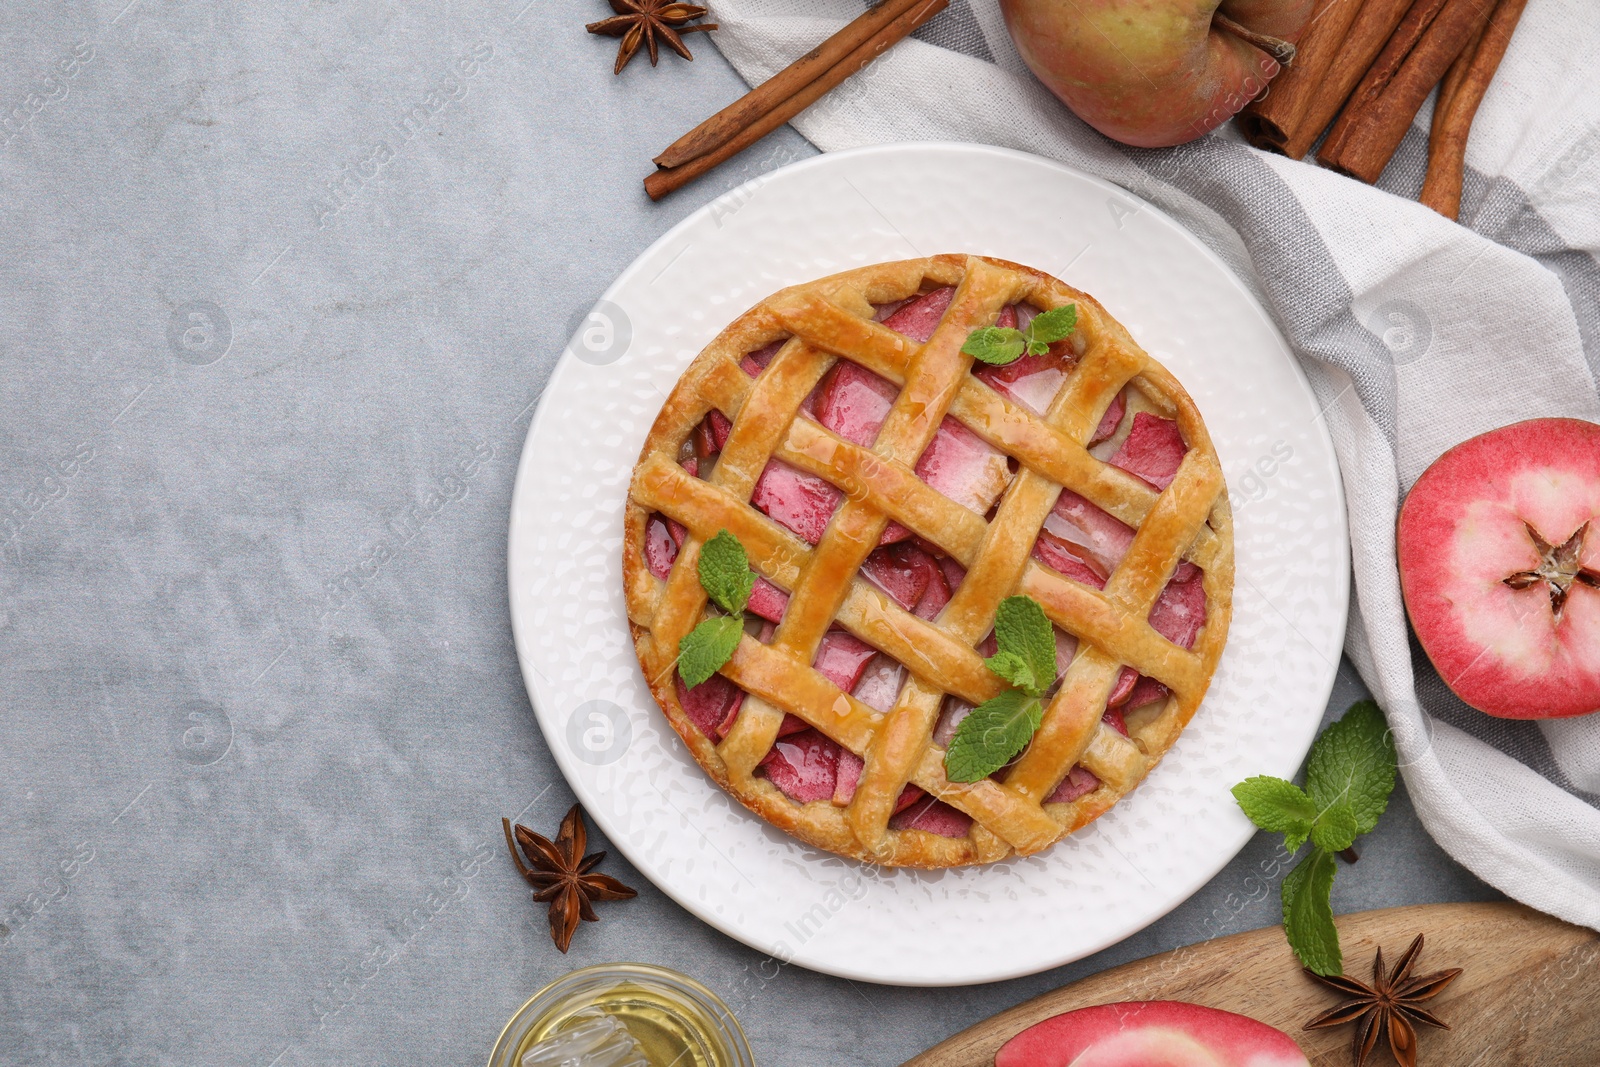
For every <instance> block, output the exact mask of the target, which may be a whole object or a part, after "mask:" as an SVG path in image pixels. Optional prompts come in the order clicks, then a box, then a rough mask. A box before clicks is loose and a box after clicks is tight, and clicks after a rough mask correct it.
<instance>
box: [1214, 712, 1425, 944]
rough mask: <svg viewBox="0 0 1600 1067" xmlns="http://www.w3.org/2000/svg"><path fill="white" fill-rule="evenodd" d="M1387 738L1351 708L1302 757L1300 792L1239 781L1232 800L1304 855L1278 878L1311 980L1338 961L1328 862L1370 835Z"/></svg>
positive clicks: (1261, 781) (1290, 929) (1385, 787)
mask: <svg viewBox="0 0 1600 1067" xmlns="http://www.w3.org/2000/svg"><path fill="white" fill-rule="evenodd" d="M1395 766H1396V761H1395V751H1394V739H1393V738H1392V737H1390V736H1389V728H1388V724H1387V723H1386V722H1385V721H1384V718H1383V712H1382V710H1380V709H1379V707H1378V705H1376V704H1374V703H1373V702H1372V701H1370V700H1363V701H1360V702H1359V703H1356V704H1352V705H1351V706H1350V709H1349V710H1348V711H1346V712H1345V713H1344V717H1343V718H1341V719H1340V720H1339V721H1338V722H1335V723H1331V724H1330V725H1329V726H1328V728H1327V729H1326V730H1324V731H1322V734H1321V735H1320V736H1319V737H1318V738H1317V740H1316V742H1315V743H1313V744H1312V746H1311V754H1310V756H1308V757H1307V759H1306V787H1305V789H1301V788H1300V787H1299V786H1297V785H1295V784H1294V783H1293V782H1286V781H1284V780H1283V779H1282V778H1272V777H1267V776H1260V777H1256V778H1247V779H1245V780H1244V781H1242V782H1240V783H1239V784H1238V785H1236V786H1234V787H1233V798H1234V799H1235V800H1236V801H1238V802H1239V807H1240V808H1242V809H1243V810H1244V813H1245V815H1247V816H1249V818H1250V821H1251V822H1253V823H1255V824H1256V825H1257V826H1259V827H1260V828H1261V829H1263V830H1266V831H1269V832H1271V833H1281V834H1283V847H1284V848H1286V849H1287V850H1288V851H1289V852H1290V853H1291V854H1292V853H1294V852H1297V851H1299V849H1300V846H1301V845H1303V844H1305V842H1306V840H1307V838H1309V839H1310V840H1311V851H1310V853H1308V854H1307V855H1306V857H1305V859H1303V860H1301V861H1300V863H1299V864H1298V865H1297V866H1296V867H1295V869H1294V870H1292V871H1290V872H1289V875H1288V877H1286V878H1285V879H1284V880H1283V889H1282V897H1283V930H1284V933H1285V935H1287V937H1288V939H1289V947H1290V948H1292V949H1293V950H1294V954H1295V955H1296V956H1298V957H1299V958H1300V962H1301V963H1303V964H1304V965H1305V966H1306V967H1308V968H1310V969H1311V970H1313V971H1315V972H1316V973H1317V974H1322V975H1329V974H1339V973H1341V971H1342V970H1343V967H1344V960H1343V956H1342V955H1341V953H1340V951H1339V932H1338V930H1337V929H1336V928H1335V927H1334V925H1333V907H1332V904H1331V893H1332V891H1333V875H1334V871H1335V868H1336V865H1335V863H1334V856H1335V855H1336V854H1337V853H1340V852H1343V851H1345V850H1346V849H1348V848H1349V847H1350V845H1351V844H1352V843H1353V842H1354V841H1355V839H1356V838H1357V837H1359V836H1360V835H1362V834H1365V833H1370V832H1371V831H1372V829H1373V827H1375V826H1377V825H1378V817H1379V816H1380V815H1382V814H1383V812H1384V809H1385V808H1387V807H1388V806H1389V794H1390V793H1392V792H1393V791H1394V776H1395Z"/></svg>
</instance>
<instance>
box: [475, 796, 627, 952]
mask: <svg viewBox="0 0 1600 1067" xmlns="http://www.w3.org/2000/svg"><path fill="white" fill-rule="evenodd" d="M500 825H501V826H502V827H504V829H505V832H506V847H507V848H509V849H510V850H511V860H512V862H513V863H515V864H516V865H517V870H518V871H520V872H522V877H524V878H526V879H527V880H528V881H530V882H532V883H533V885H534V891H533V899H534V900H537V901H539V903H541V904H545V903H548V904H549V905H550V936H551V937H552V938H553V939H555V943H556V948H558V949H560V950H561V951H562V952H565V951H567V946H569V945H571V944H572V934H573V931H575V930H577V928H578V920H579V919H580V918H582V919H584V920H586V921H588V922H598V921H599V920H600V916H598V915H596V914H595V913H594V904H593V902H594V901H596V900H627V899H628V898H629V897H635V896H638V895H639V894H638V893H637V892H635V891H634V890H632V889H629V888H628V887H627V886H625V885H623V884H622V883H621V882H619V881H617V880H616V879H615V878H612V877H611V876H610V875H606V874H595V873H593V872H594V869H595V868H596V867H598V866H599V865H600V861H601V860H603V859H605V858H606V854H605V853H604V852H591V853H590V854H588V855H587V856H586V855H584V854H583V850H584V847H585V846H586V845H587V844H588V839H589V833H588V831H587V830H585V829H584V826H583V809H582V808H581V807H580V806H579V805H577V804H574V805H572V810H571V811H569V812H567V815H566V818H564V819H562V820H561V829H560V831H559V832H558V833H557V834H556V839H555V840H554V841H551V840H550V839H549V838H547V837H541V836H540V835H538V834H536V833H534V832H533V831H532V830H530V829H528V828H527V827H526V826H523V825H521V824H520V823H519V824H518V825H517V828H516V831H515V833H516V840H515V841H513V840H512V832H513V831H512V829H511V820H510V819H501V820H500ZM518 845H521V846H522V851H523V853H525V854H526V855H527V857H528V862H527V863H523V862H522V856H520V855H518V854H517V846H518ZM529 864H531V865H532V866H531V868H530V866H529Z"/></svg>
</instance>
